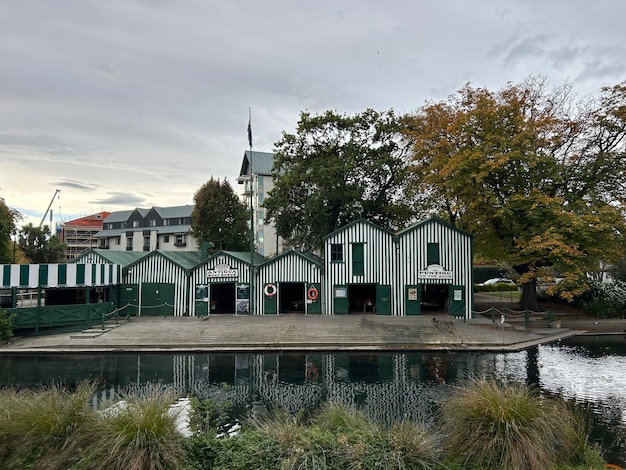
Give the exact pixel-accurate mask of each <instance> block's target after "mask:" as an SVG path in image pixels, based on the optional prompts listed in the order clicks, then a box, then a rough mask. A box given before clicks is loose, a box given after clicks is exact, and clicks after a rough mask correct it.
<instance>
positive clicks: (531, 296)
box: [520, 278, 539, 312]
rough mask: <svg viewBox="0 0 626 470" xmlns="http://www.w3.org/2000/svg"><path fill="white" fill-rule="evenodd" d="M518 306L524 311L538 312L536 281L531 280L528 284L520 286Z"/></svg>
mask: <svg viewBox="0 0 626 470" xmlns="http://www.w3.org/2000/svg"><path fill="white" fill-rule="evenodd" d="M520 306H521V307H522V309H524V310H532V311H533V312H538V311H539V304H538V303H537V279H535V278H533V279H532V280H530V281H529V282H527V283H525V284H522V297H521V299H520Z"/></svg>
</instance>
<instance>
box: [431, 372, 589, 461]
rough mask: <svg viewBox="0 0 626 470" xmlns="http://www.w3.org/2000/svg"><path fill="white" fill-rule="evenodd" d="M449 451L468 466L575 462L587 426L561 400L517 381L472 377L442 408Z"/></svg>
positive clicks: (582, 446) (583, 443) (581, 446)
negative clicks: (474, 378) (473, 378)
mask: <svg viewBox="0 0 626 470" xmlns="http://www.w3.org/2000/svg"><path fill="white" fill-rule="evenodd" d="M441 417H442V420H441V422H442V426H443V429H444V431H445V434H446V436H447V439H446V450H447V451H448V452H449V453H450V454H451V455H454V456H456V458H457V459H458V460H460V461H462V463H463V465H464V466H468V467H469V468H491V469H514V470H517V469H537V468H541V469H550V468H556V467H557V466H558V465H563V464H567V463H571V462H574V461H576V459H577V458H578V457H579V456H580V454H581V448H584V447H585V443H586V437H587V436H586V434H585V431H586V430H585V427H584V426H581V421H580V419H579V417H578V416H577V415H576V413H574V412H573V411H572V409H571V408H570V407H568V406H567V404H566V403H565V402H564V401H563V400H558V399H548V398H543V397H541V396H539V394H538V393H537V392H535V391H534V390H531V389H529V388H528V387H526V386H524V385H522V384H518V383H503V382H498V381H485V380H479V379H476V380H472V381H470V382H469V383H467V384H465V385H462V386H459V387H457V388H456V390H455V391H454V393H453V394H452V396H451V397H450V398H449V400H447V401H446V402H445V403H444V405H443V407H442V411H441Z"/></svg>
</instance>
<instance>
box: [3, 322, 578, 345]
mask: <svg viewBox="0 0 626 470" xmlns="http://www.w3.org/2000/svg"><path fill="white" fill-rule="evenodd" d="M584 332H585V331H584V330H570V329H567V328H546V329H534V330H533V329H531V330H520V329H519V328H514V327H513V326H511V325H510V324H507V323H504V324H500V323H499V322H498V323H493V322H492V321H491V320H489V319H488V318H485V317H482V316H477V318H475V319H471V320H466V321H464V320H462V319H455V318H453V317H449V316H444V315H437V316H434V317H433V316H411V317H394V316H378V315H372V314H356V315H341V316H339V315H336V316H331V315H320V316H313V315H308V316H304V315H295V314H294V315H279V316H236V315H211V316H210V317H203V318H195V317H148V316H144V317H132V318H131V319H130V320H128V321H120V323H119V324H118V325H105V329H104V330H102V329H101V327H100V326H95V327H93V328H90V329H87V330H83V331H82V332H75V333H63V334H55V335H41V336H29V337H15V338H12V339H11V341H10V342H9V343H5V344H2V345H0V355H2V354H44V353H76V352H89V353H109V352H116V353H120V352H146V353H148V352H206V351H212V352H226V351H229V352H248V351H250V352H252V351H276V350H278V351H311V350H315V351H346V350H347V351H358V350H362V351H428V350H446V351H518V350H523V349H526V348H528V347H531V346H535V345H538V344H541V343H547V342H551V341H556V340H559V339H562V338H567V337H571V336H575V335H578V334H582V333H584Z"/></svg>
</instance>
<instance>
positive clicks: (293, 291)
mask: <svg viewBox="0 0 626 470" xmlns="http://www.w3.org/2000/svg"><path fill="white" fill-rule="evenodd" d="M278 298H279V302H280V304H279V312H280V313H305V311H306V309H305V302H306V297H305V292H304V283H303V282H281V283H280V285H279V288H278Z"/></svg>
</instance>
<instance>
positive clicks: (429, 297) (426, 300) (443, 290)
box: [420, 284, 450, 313]
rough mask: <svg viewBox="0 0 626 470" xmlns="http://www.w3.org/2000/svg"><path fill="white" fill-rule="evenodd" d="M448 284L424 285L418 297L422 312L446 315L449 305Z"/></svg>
mask: <svg viewBox="0 0 626 470" xmlns="http://www.w3.org/2000/svg"><path fill="white" fill-rule="evenodd" d="M449 290H450V289H449V287H448V284H424V285H422V292H421V295H420V307H421V310H422V312H430V313H447V311H448V305H449Z"/></svg>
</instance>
